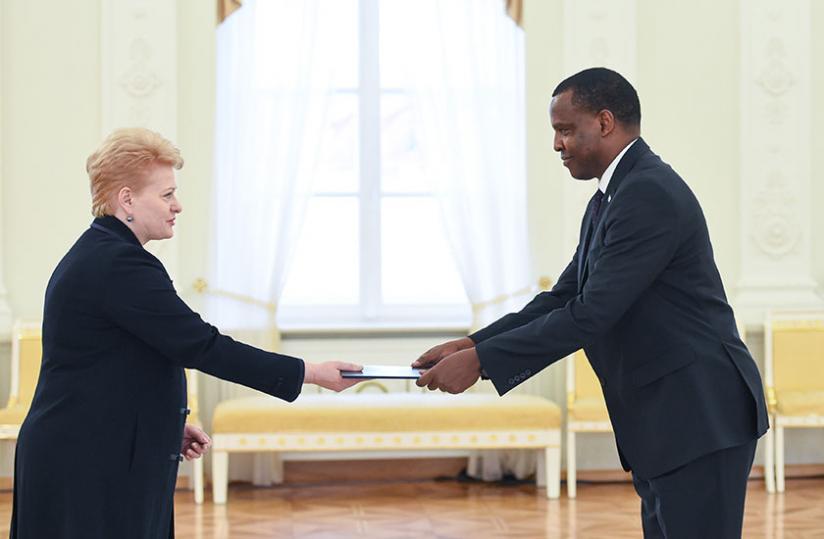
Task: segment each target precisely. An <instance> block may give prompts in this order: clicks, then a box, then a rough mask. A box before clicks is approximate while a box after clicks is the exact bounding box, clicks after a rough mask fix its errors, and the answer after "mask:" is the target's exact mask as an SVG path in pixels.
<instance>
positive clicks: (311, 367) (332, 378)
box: [303, 361, 363, 391]
mask: <svg viewBox="0 0 824 539" xmlns="http://www.w3.org/2000/svg"><path fill="white" fill-rule="evenodd" d="M304 365H305V367H304V368H305V374H304V375H303V383H304V384H315V385H318V386H320V387H325V388H326V389H331V390H332V391H343V390H344V389H346V388H348V387H352V386H353V385H355V384H357V383H358V382H362V381H363V380H362V379H359V378H343V377H341V375H340V371H362V370H363V366H362V365H357V364H355V363H344V362H343V361H327V362H325V363H309V362H306V363H304Z"/></svg>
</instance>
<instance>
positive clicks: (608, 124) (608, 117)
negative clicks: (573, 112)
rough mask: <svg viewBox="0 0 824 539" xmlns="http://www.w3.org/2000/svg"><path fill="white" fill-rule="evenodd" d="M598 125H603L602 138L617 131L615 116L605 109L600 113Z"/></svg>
mask: <svg viewBox="0 0 824 539" xmlns="http://www.w3.org/2000/svg"><path fill="white" fill-rule="evenodd" d="M598 123H599V124H600V125H601V136H602V137H605V136H607V135H609V134H610V133H612V132H613V131H614V130H615V115H614V114H612V111H610V110H608V109H604V110H602V111H601V112H599V113H598Z"/></svg>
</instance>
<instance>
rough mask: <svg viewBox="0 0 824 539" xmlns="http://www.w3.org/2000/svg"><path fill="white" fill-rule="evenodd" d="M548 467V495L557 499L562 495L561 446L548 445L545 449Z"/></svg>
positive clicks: (545, 464)
mask: <svg viewBox="0 0 824 539" xmlns="http://www.w3.org/2000/svg"><path fill="white" fill-rule="evenodd" d="M544 461H545V462H544V467H545V468H546V497H547V498H551V499H557V498H559V497H560V496H561V448H560V447H558V446H555V447H547V448H546V449H545V450H544Z"/></svg>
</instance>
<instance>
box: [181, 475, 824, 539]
mask: <svg viewBox="0 0 824 539" xmlns="http://www.w3.org/2000/svg"><path fill="white" fill-rule="evenodd" d="M562 496H566V493H565V492H562ZM176 511H177V532H178V533H177V536H178V538H181V539H182V538H185V539H207V538H208V539H222V538H231V539H253V538H262V537H278V538H306V539H309V538H312V539H331V538H335V539H337V538H349V537H370V538H381V539H402V538H403V539H406V538H410V539H411V538H419V537H432V538H439V539H452V538H454V539H482V538H499V537H500V538H523V539H538V538H543V537H547V538H549V537H551V538H597V539H607V538H623V537H632V538H639V537H641V528H640V520H639V517H638V512H639V502H638V499H637V496H636V495H635V491H634V490H633V488H632V485H630V484H627V483H617V484H603V483H601V484H579V487H578V498H577V499H576V500H574V501H569V500H568V499H566V498H565V497H562V498H561V499H560V500H547V499H546V498H545V497H544V495H543V491H540V492H537V493H536V489H535V487H534V486H530V485H516V486H497V485H482V484H467V483H458V482H451V481H449V482H436V481H420V482H395V483H386V482H384V483H372V484H349V485H329V486H318V485H312V486H305V487H279V488H271V489H255V488H252V487H248V486H246V487H244V486H237V487H233V488H232V489H231V490H230V492H229V504H228V505H226V506H214V505H212V504H211V503H206V504H205V505H204V506H202V507H196V506H194V505H193V504H192V503H191V494H189V493H188V492H180V493H179V494H178V496H177V506H176ZM744 537H746V538H768V539H796V538H797V539H801V538H804V539H808V538H810V539H813V538H824V479H799V480H791V481H788V482H787V491H786V492H785V493H784V494H780V495H767V494H766V492H765V491H764V486H763V483H762V482H760V481H751V482H750V486H749V493H748V497H747V506H746V514H745V522H744Z"/></svg>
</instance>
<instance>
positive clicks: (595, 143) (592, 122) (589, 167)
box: [549, 90, 606, 180]
mask: <svg viewBox="0 0 824 539" xmlns="http://www.w3.org/2000/svg"><path fill="white" fill-rule="evenodd" d="M549 119H550V123H551V125H552V129H553V130H554V131H555V138H554V141H553V147H554V148H555V151H556V152H560V154H561V160H562V161H563V163H564V166H565V167H567V168H568V169H569V173H570V174H571V175H572V177H573V178H576V179H578V180H588V179H590V178H595V177H596V176H600V175H601V174H603V173H604V170H605V169H606V166H604V165H603V164H602V161H603V159H602V154H603V137H602V136H601V122H600V120H599V117H598V114H596V113H593V112H589V111H587V110H583V109H581V108H580V107H577V106H575V105H574V104H573V103H572V90H567V91H565V92H561V93H560V94H558V95H556V96H555V97H553V98H552V101H551V102H550V104H549Z"/></svg>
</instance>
